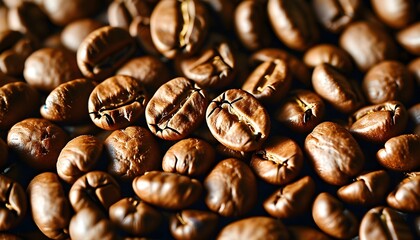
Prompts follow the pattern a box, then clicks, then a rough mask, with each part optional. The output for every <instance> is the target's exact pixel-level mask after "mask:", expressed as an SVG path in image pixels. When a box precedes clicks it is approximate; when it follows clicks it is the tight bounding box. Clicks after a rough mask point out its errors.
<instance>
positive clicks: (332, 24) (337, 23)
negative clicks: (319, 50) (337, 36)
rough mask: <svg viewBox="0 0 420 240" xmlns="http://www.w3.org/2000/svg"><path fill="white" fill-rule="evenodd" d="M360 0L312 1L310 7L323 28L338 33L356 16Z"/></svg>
mask: <svg viewBox="0 0 420 240" xmlns="http://www.w3.org/2000/svg"><path fill="white" fill-rule="evenodd" d="M361 2H362V1H361V0H313V1H312V7H313V9H314V12H315V14H316V17H317V18H318V21H319V22H320V23H321V24H322V26H323V27H324V28H326V29H327V30H328V31H330V32H333V33H339V32H340V31H342V30H343V29H344V28H345V27H346V26H348V25H349V24H350V23H351V22H352V21H353V20H354V19H355V18H356V17H357V15H358V13H359V12H360V10H359V9H360V7H361Z"/></svg>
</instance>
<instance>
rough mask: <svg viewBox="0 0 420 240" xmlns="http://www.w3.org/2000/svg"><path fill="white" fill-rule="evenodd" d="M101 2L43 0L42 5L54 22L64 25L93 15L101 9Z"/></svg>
mask: <svg viewBox="0 0 420 240" xmlns="http://www.w3.org/2000/svg"><path fill="white" fill-rule="evenodd" d="M100 4H101V1H100V0H89V1H85V0H72V1H68V0H43V1H42V4H41V5H42V8H43V9H44V11H45V12H46V14H47V15H48V17H49V19H51V21H52V22H53V23H54V24H56V25H59V26H64V25H66V24H68V23H70V22H72V21H74V20H76V19H80V18H84V17H89V16H91V15H93V14H94V13H96V12H97V11H98V10H99V7H100Z"/></svg>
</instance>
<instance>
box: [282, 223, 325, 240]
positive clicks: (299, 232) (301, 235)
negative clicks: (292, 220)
mask: <svg viewBox="0 0 420 240" xmlns="http://www.w3.org/2000/svg"><path fill="white" fill-rule="evenodd" d="M287 230H289V234H290V237H291V238H290V239H292V240H307V239H311V240H331V238H330V237H328V235H326V234H324V233H323V232H321V231H319V230H317V229H315V228H312V227H306V226H287Z"/></svg>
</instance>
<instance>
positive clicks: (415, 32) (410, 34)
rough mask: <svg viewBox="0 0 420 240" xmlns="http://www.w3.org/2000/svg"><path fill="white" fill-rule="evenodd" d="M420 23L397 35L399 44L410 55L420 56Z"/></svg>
mask: <svg viewBox="0 0 420 240" xmlns="http://www.w3.org/2000/svg"><path fill="white" fill-rule="evenodd" d="M419 32H420V22H417V23H414V24H412V25H410V26H407V27H406V28H404V29H402V30H401V31H399V32H398V33H397V35H396V39H397V41H398V43H399V44H400V45H401V46H402V47H403V48H404V49H405V50H406V51H407V52H409V53H411V54H415V55H420V44H419V42H418V40H419V39H420V34H419Z"/></svg>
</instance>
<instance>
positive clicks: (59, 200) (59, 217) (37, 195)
mask: <svg viewBox="0 0 420 240" xmlns="http://www.w3.org/2000/svg"><path fill="white" fill-rule="evenodd" d="M28 195H29V202H30V205H31V209H32V218H33V220H34V222H35V224H36V225H37V226H38V228H39V230H41V231H42V233H43V234H45V235H46V236H47V237H48V238H51V239H68V237H69V236H68V232H69V231H68V229H69V224H70V218H71V213H70V204H69V201H68V199H67V196H66V193H65V192H64V189H63V186H62V185H61V183H60V178H59V177H58V175H57V174H55V173H51V172H44V173H41V174H39V175H37V176H35V177H34V178H33V179H32V181H31V182H30V183H29V186H28Z"/></svg>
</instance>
